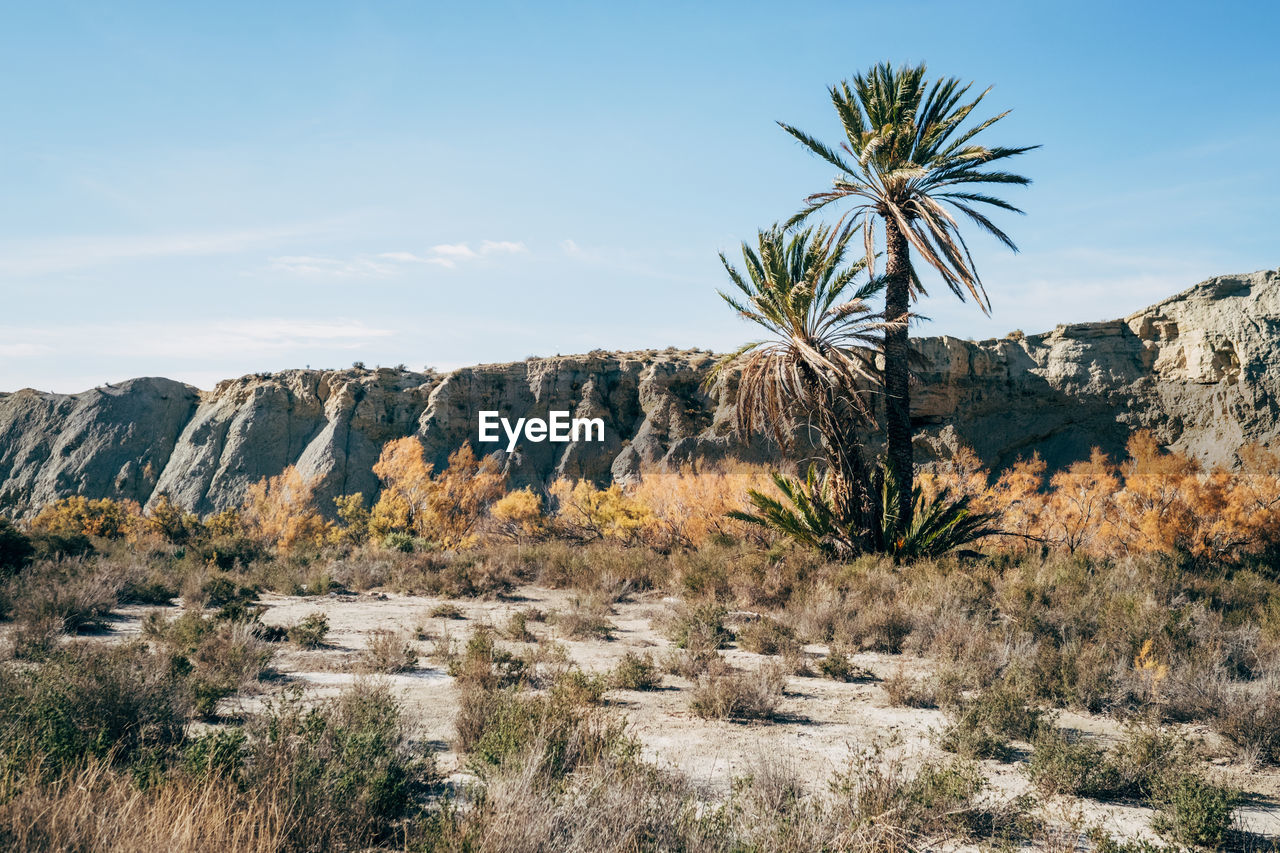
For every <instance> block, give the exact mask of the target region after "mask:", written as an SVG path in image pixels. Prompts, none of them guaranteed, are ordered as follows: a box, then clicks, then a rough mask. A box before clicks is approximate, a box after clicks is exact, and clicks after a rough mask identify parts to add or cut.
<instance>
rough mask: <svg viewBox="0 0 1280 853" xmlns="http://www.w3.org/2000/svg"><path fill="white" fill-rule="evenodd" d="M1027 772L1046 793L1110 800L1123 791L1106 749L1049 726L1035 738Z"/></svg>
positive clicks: (1118, 774)
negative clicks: (1075, 738)
mask: <svg viewBox="0 0 1280 853" xmlns="http://www.w3.org/2000/svg"><path fill="white" fill-rule="evenodd" d="M1027 773H1028V775H1030V777H1031V780H1032V781H1033V782H1035V784H1036V786H1037V787H1038V788H1039V789H1040V790H1041V791H1042V792H1044V793H1045V794H1048V795H1053V794H1071V795H1073V796H1077V797H1090V798H1092V799H1110V798H1112V797H1114V796H1116V795H1117V794H1118V793H1121V792H1122V791H1123V790H1124V787H1125V786H1124V784H1123V780H1122V779H1121V775H1120V773H1119V771H1118V770H1117V769H1116V766H1115V764H1114V763H1112V761H1111V760H1110V757H1109V756H1108V755H1107V752H1106V750H1104V749H1101V748H1099V747H1097V746H1095V745H1093V744H1092V743H1089V742H1088V741H1086V740H1073V739H1069V738H1068V737H1067V736H1066V735H1065V734H1064V733H1063V732H1061V731H1060V730H1058V729H1056V728H1048V727H1046V728H1045V729H1044V730H1042V731H1041V732H1040V733H1039V734H1038V735H1036V739H1035V751H1034V752H1033V753H1032V754H1031V760H1030V762H1029V763H1028V765H1027Z"/></svg>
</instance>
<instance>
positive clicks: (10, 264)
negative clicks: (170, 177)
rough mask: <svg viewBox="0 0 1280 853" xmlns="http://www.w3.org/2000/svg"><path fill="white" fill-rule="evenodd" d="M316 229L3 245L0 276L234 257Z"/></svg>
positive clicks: (0, 247)
mask: <svg viewBox="0 0 1280 853" xmlns="http://www.w3.org/2000/svg"><path fill="white" fill-rule="evenodd" d="M319 229H320V226H316V225H293V226H286V227H280V228H261V229H250V230H239V231H208V232H188V233H181V234H148V235H124V236H115V237H58V238H53V239H48V240H40V241H35V242H23V243H17V242H14V241H6V242H4V243H0V277H5V276H35V275H46V274H49V273H61V272H70V271H73V270H80V269H88V268H92V267H98V266H103V265H105V264H112V263H121V262H127V261H137V260H148V259H154V258H164V257H197V256H207V255H231V254H238V253H240V252H246V251H249V250H252V249H256V248H261V247H262V246H264V245H270V244H272V243H278V242H280V241H282V240H289V239H296V238H298V237H302V236H307V235H310V234H314V233H316V232H317V231H318V230H319Z"/></svg>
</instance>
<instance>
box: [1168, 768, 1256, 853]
mask: <svg viewBox="0 0 1280 853" xmlns="http://www.w3.org/2000/svg"><path fill="white" fill-rule="evenodd" d="M1239 801H1240V794H1239V792H1238V791H1234V790H1232V789H1230V788H1225V787H1222V786H1221V785H1215V784H1214V783H1212V782H1209V781H1207V780H1206V779H1203V778H1201V777H1199V776H1196V775H1193V774H1190V773H1184V774H1181V775H1179V776H1177V777H1175V778H1174V779H1173V780H1171V781H1166V782H1163V783H1162V784H1161V785H1160V787H1159V789H1158V790H1157V791H1156V795H1155V804H1156V808H1157V809H1158V811H1157V813H1156V815H1155V817H1154V818H1152V820H1151V826H1152V828H1153V829H1155V831H1156V832H1158V833H1160V835H1162V836H1163V837H1164V838H1166V839H1169V840H1171V841H1174V842H1177V843H1178V844H1187V845H1192V846H1200V847H1211V848H1217V847H1220V846H1221V845H1222V842H1223V840H1224V839H1225V838H1226V835H1227V831H1228V830H1229V829H1230V828H1231V817H1232V814H1234V812H1235V809H1236V805H1237V804H1238V803H1239Z"/></svg>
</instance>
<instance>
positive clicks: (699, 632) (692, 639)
mask: <svg viewBox="0 0 1280 853" xmlns="http://www.w3.org/2000/svg"><path fill="white" fill-rule="evenodd" d="M727 615H728V611H727V610H726V609H725V608H724V607H723V606H722V605H719V604H715V603H710V604H695V605H692V606H684V607H681V608H679V609H678V610H677V611H676V613H675V614H674V616H672V618H671V620H670V621H669V623H668V625H667V638H668V639H669V640H671V642H673V643H675V644H676V647H677V648H681V649H684V648H690V647H699V648H712V649H723V648H724V647H725V646H727V645H728V644H729V643H730V641H732V640H733V633H732V632H730V631H729V629H727V628H726V627H725V626H724V618H725V616H727Z"/></svg>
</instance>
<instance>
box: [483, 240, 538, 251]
mask: <svg viewBox="0 0 1280 853" xmlns="http://www.w3.org/2000/svg"><path fill="white" fill-rule="evenodd" d="M525 251H528V250H527V249H526V248H525V245H524V243H523V242H519V243H513V242H511V241H510V240H485V241H484V242H483V243H481V244H480V254H482V255H494V254H504V255H518V254H520V253H522V252H525Z"/></svg>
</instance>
